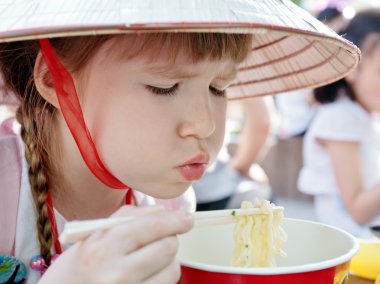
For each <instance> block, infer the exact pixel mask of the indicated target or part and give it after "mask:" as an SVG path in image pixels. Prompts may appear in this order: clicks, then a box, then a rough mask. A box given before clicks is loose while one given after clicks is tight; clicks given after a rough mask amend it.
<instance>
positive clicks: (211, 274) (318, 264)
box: [178, 219, 359, 284]
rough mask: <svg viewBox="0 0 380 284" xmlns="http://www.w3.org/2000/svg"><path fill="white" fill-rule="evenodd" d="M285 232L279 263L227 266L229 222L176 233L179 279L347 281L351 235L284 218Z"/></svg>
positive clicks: (199, 282)
mask: <svg viewBox="0 0 380 284" xmlns="http://www.w3.org/2000/svg"><path fill="white" fill-rule="evenodd" d="M282 226H283V228H284V229H285V231H286V232H287V234H288V240H287V242H286V244H285V246H284V251H285V252H286V253H287V255H288V256H287V257H286V258H280V257H279V258H277V264H278V267H274V268H245V267H232V266H230V264H229V263H230V259H231V256H232V250H233V225H232V224H227V225H218V226H209V227H200V228H195V229H193V230H192V231H190V232H189V233H187V234H184V235H182V236H180V237H179V243H180V246H179V252H178V258H179V259H180V261H181V265H182V282H181V283H182V284H203V283H207V284H212V283H215V284H245V283H253V284H254V283H257V284H280V283H281V284H301V283H302V284H306V283H307V284H341V283H347V279H348V271H349V263H350V260H351V258H352V257H353V256H354V254H355V253H356V252H357V251H358V248H359V244H358V241H357V240H356V239H355V238H354V237H353V236H351V235H350V234H348V233H346V232H344V231H342V230H340V229H337V228H334V227H331V226H327V225H323V224H319V223H314V222H309V221H304V220H295V219H284V220H283V222H282Z"/></svg>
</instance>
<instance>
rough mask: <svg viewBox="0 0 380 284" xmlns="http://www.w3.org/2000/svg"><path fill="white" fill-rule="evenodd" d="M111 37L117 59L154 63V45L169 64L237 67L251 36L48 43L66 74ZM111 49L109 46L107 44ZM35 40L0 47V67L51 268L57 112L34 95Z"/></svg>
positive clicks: (141, 37) (136, 36)
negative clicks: (184, 58) (225, 62)
mask: <svg viewBox="0 0 380 284" xmlns="http://www.w3.org/2000/svg"><path fill="white" fill-rule="evenodd" d="M110 39H115V40H116V41H122V42H123V41H124V42H125V43H126V45H127V46H126V48H125V49H121V51H120V52H119V54H118V55H119V56H122V57H124V58H127V59H131V58H133V57H136V56H139V55H140V54H147V55H148V56H149V58H150V60H154V57H155V56H156V55H157V54H156V52H157V50H159V48H157V46H160V47H166V48H168V49H169V50H170V53H168V56H169V57H170V58H169V59H170V60H175V59H176V56H177V55H178V54H179V53H180V52H184V53H183V54H186V55H188V56H189V59H190V60H192V61H193V62H197V61H199V60H203V59H211V60H218V59H225V58H229V59H231V60H233V61H234V62H236V63H240V62H241V61H243V60H244V58H245V57H246V56H247V54H248V52H249V51H250V50H251V44H252V43H251V42H252V36H250V35H244V34H222V33H177V34H174V33H155V34H133V35H117V36H109V35H105V36H85V37H71V38H57V39H51V43H52V45H53V46H54V48H55V49H56V51H57V53H58V55H59V57H60V58H61V60H62V62H63V64H64V65H65V66H66V68H67V69H68V70H69V71H70V72H76V71H80V70H81V68H83V66H85V64H86V63H87V62H88V60H89V59H90V58H91V56H93V55H94V53H95V52H96V51H97V50H98V49H99V48H100V47H101V46H102V45H103V44H104V43H105V42H108V41H109V40H110ZM111 47H112V44H111ZM39 50H40V49H39V44H38V42H37V41H24V42H14V43H12V42H11V43H4V44H0V65H1V66H0V67H1V71H2V73H3V78H4V83H5V87H6V89H7V90H9V91H10V92H11V93H13V94H15V95H16V96H17V98H18V100H19V102H20V106H19V108H18V110H17V115H16V117H17V120H18V121H19V123H20V125H21V137H22V139H23V141H24V143H25V157H26V160H27V163H28V166H29V171H28V175H29V181H30V184H31V190H32V193H33V197H34V201H35V206H36V209H37V213H38V217H37V232H38V240H39V243H40V253H41V256H42V257H44V258H45V260H46V262H47V263H48V264H49V263H50V260H51V247H52V244H53V237H52V224H51V223H50V220H49V218H48V206H47V193H48V191H49V176H53V175H54V174H55V171H54V163H53V161H51V160H50V158H49V157H50V156H51V155H49V153H51V151H52V145H51V143H50V142H51V141H52V140H54V131H53V129H54V124H55V117H56V109H55V108H54V107H53V106H52V105H51V104H49V103H48V102H47V101H46V100H44V99H43V97H42V96H41V95H40V94H39V93H38V91H37V89H36V87H35V84H34V78H33V70H34V65H35V62H36V57H37V55H38V53H39Z"/></svg>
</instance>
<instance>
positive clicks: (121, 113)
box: [74, 44, 236, 198]
mask: <svg viewBox="0 0 380 284" xmlns="http://www.w3.org/2000/svg"><path fill="white" fill-rule="evenodd" d="M113 46H114V45H113ZM116 46H117V45H116ZM109 47H110V46H109V45H108V44H105V45H104V46H103V47H102V48H101V49H100V50H99V51H98V52H97V53H96V54H95V55H94V57H93V58H92V59H91V60H90V62H89V63H88V65H87V66H86V67H85V69H84V73H83V74H84V76H82V79H81V81H80V82H79V86H80V87H79V94H80V96H81V97H82V98H83V99H82V107H83V112H84V116H85V120H86V123H87V126H88V128H89V130H90V132H91V134H92V137H93V139H94V142H95V144H96V147H97V149H98V152H99V155H100V157H101V159H102V160H103V162H104V164H105V165H106V167H107V168H108V169H109V170H110V172H111V173H113V174H114V175H115V176H116V177H117V178H118V179H120V180H121V181H122V182H123V183H125V184H127V185H128V186H130V187H132V188H133V189H136V190H139V191H141V192H143V193H145V194H148V195H151V196H153V197H156V198H173V197H176V196H178V195H180V194H181V193H183V192H184V191H185V190H186V189H187V188H188V187H189V186H190V184H191V182H192V181H193V180H196V179H200V178H201V176H202V175H203V174H204V171H205V169H206V166H207V165H208V164H210V163H211V161H212V160H214V159H215V157H216V155H217V153H218V151H219V149H220V147H221V145H222V142H223V136H224V128H225V113H226V103H227V100H226V98H225V94H224V90H225V89H226V88H227V86H228V85H229V84H231V83H232V81H233V79H234V77H235V73H236V66H235V64H234V63H233V62H232V61H230V60H220V61H208V60H205V61H200V62H198V63H193V62H191V61H190V60H189V59H188V58H187V57H186V56H185V55H184V54H181V55H179V56H178V57H177V58H176V59H175V61H174V63H173V62H172V61H170V60H169V59H168V56H167V55H168V54H167V52H170V51H167V50H162V51H160V52H159V55H158V56H157V57H156V58H155V59H154V60H149V59H148V57H147V56H144V55H139V56H137V57H134V58H132V59H128V60H123V59H120V58H119V57H118V56H110V49H109ZM119 48H120V49H121V48H125V46H121V45H120V46H119ZM158 48H159V47H158ZM74 78H75V77H74ZM76 80H78V78H77V79H76Z"/></svg>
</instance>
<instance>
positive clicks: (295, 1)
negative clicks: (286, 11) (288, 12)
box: [292, 0, 302, 6]
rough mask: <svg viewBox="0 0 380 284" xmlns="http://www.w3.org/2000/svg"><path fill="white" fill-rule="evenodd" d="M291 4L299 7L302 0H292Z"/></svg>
mask: <svg viewBox="0 0 380 284" xmlns="http://www.w3.org/2000/svg"><path fill="white" fill-rule="evenodd" d="M292 2H293V3H295V4H297V5H298V6H299V5H300V4H301V2H302V0H292Z"/></svg>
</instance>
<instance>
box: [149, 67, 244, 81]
mask: <svg viewBox="0 0 380 284" xmlns="http://www.w3.org/2000/svg"><path fill="white" fill-rule="evenodd" d="M148 71H149V73H151V74H153V75H158V76H163V77H165V78H173V79H188V78H194V77H196V76H199V74H198V73H197V72H194V71H190V70H186V69H185V68H184V67H181V66H174V67H173V66H172V65H167V66H153V67H150V68H149V69H148ZM236 75H237V70H236V67H235V66H229V67H228V68H226V69H224V70H223V71H222V72H221V73H220V74H218V76H217V79H220V80H223V81H233V80H234V79H235V78H236Z"/></svg>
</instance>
